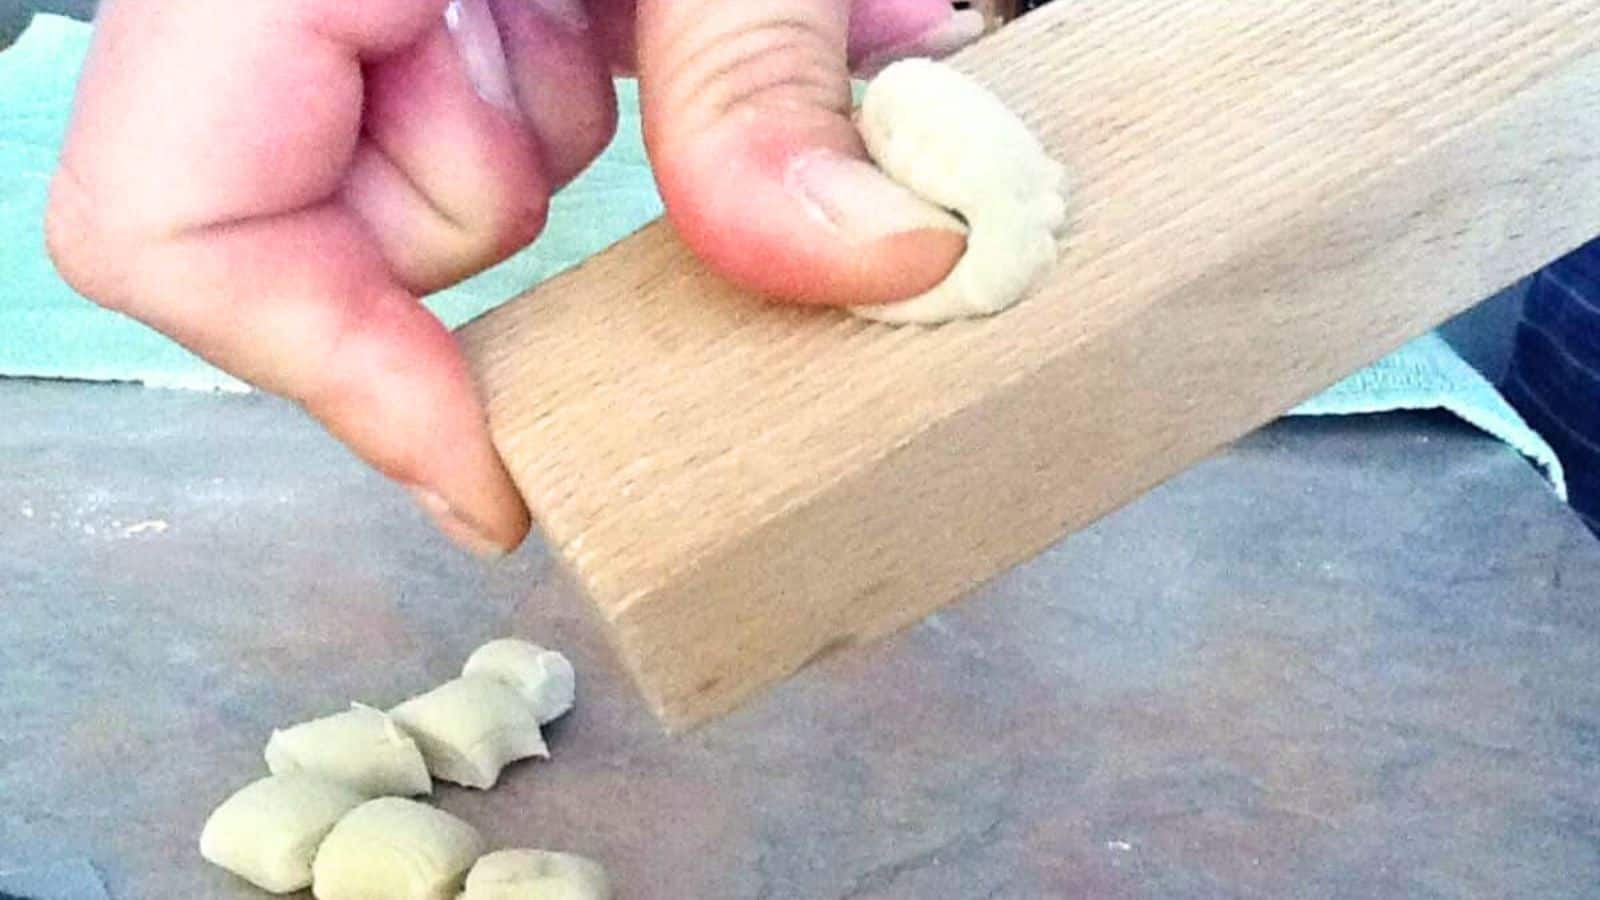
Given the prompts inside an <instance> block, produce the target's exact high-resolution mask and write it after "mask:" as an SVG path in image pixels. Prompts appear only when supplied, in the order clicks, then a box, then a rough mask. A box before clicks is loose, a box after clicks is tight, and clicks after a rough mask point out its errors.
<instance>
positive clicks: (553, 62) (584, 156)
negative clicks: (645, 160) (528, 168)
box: [490, 0, 617, 188]
mask: <svg viewBox="0 0 1600 900" xmlns="http://www.w3.org/2000/svg"><path fill="white" fill-rule="evenodd" d="M490 6H491V7H492V8H493V10H494V14H495V18H496V19H497V20H498V22H499V25H500V34H501V35H502V37H503V38H504V42H505V52H506V57H507V59H508V60H509V63H510V74H511V81H512V83H513V85H515V88H516V94H517V98H518V103H519V106H520V108H521V111H522V114H523V116H524V117H525V118H526V119H527V121H528V122H529V123H530V124H531V127H532V129H533V131H534V132H535V133H536V134H537V135H538V137H539V143H540V146H541V148H542V149H543V159H544V166H545V173H546V175H547V177H548V178H549V180H550V185H551V187H552V188H559V187H560V186H562V185H565V184H566V183H567V182H569V181H571V180H572V179H573V178H575V177H577V175H578V173H580V172H582V171H583V170H584V169H585V168H587V167H588V165H589V164H590V163H591V162H594V160H595V158H596V157H597V156H599V155H600V153H601V151H603V150H604V149H605V148H606V145H607V144H608V143H610V141H611V137H612V135H614V134H615V133H616V129H617V98H616V93H615V91H614V90H613V88H612V82H611V70H610V67H609V65H608V64H607V63H606V61H605V59H604V57H603V56H602V54H601V51H600V43H599V40H598V38H597V35H596V33H595V31H594V26H593V23H591V22H590V20H589V18H588V15H587V13H586V12H585V11H584V8H583V6H582V4H581V3H580V2H579V0H491V3H490Z"/></svg>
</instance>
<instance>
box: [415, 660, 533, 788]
mask: <svg viewBox="0 0 1600 900" xmlns="http://www.w3.org/2000/svg"><path fill="white" fill-rule="evenodd" d="M389 714H390V715H392V716H394V720H395V721H396V722H398V723H399V725H400V727H401V728H404V729H405V730H406V732H407V733H408V734H410V735H411V737H412V738H413V739H414V740H416V742H417V746H418V747H419V748H421V749H422V758H423V759H424V760H426V761H427V763H428V771H429V772H432V773H433V777H435V778H438V779H439V780H441V781H449V782H453V783H455V784H460V785H465V786H467V787H473V788H480V789H483V790H487V789H489V788H492V787H494V783H495V782H496V781H498V780H499V778H500V770H501V769H503V768H505V767H506V766H507V765H509V764H511V763H513V762H516V761H517V760H519V759H527V758H528V757H530V756H549V755H550V751H549V750H548V749H547V748H546V747H545V744H544V736H543V735H542V734H540V733H539V719H538V717H537V716H535V715H534V714H533V708H532V707H531V706H530V705H529V704H528V701H526V700H524V699H523V697H522V695H521V694H519V693H517V692H516V690H514V689H513V688H510V687H507V686H506V685H504V684H501V683H500V682H498V681H495V680H494V679H492V678H482V677H477V676H463V677H461V678H457V679H456V680H454V681H447V682H445V683H444V684H442V685H440V686H439V687H437V688H434V689H433V690H431V691H429V692H428V693H426V694H423V695H422V696H420V697H415V698H413V699H410V700H407V701H406V702H404V703H402V704H400V705H399V706H397V707H395V708H394V709H393V710H391V711H390V713H389Z"/></svg>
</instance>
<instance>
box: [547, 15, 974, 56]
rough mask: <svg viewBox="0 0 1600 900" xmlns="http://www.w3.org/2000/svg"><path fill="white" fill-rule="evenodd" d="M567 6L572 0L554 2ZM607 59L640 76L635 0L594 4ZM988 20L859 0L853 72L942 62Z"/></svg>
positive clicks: (596, 28) (853, 33)
mask: <svg viewBox="0 0 1600 900" xmlns="http://www.w3.org/2000/svg"><path fill="white" fill-rule="evenodd" d="M553 2H558V3H559V2H566V0H553ZM588 3H589V17H590V19H591V21H592V23H593V27H592V30H593V32H594V34H595V36H596V38H597V43H598V44H599V46H600V48H601V55H602V56H603V57H604V58H606V59H607V60H609V61H610V62H611V64H612V65H613V66H614V67H615V69H616V70H617V71H619V72H628V73H631V72H633V71H635V69H636V64H635V42H634V21H635V18H636V9H635V5H634V0H588ZM983 27H984V23H983V15H982V14H981V13H979V12H977V11H976V10H970V9H969V10H958V9H956V8H955V7H954V5H952V4H951V3H949V2H948V0H854V2H853V3H852V4H851V11H850V32H849V45H850V56H849V58H850V68H851V70H852V71H854V72H855V73H856V74H857V75H870V74H872V73H874V72H875V71H876V70H878V69H879V68H882V67H883V66H884V65H886V64H888V63H889V62H892V61H894V60H896V59H904V58H906V57H909V56H927V57H941V56H946V55H948V54H950V53H952V52H954V51H956V50H958V49H960V48H961V47H964V46H966V45H967V44H969V43H971V42H972V41H974V40H976V39H977V38H978V37H980V36H981V35H982V34H983Z"/></svg>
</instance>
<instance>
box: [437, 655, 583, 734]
mask: <svg viewBox="0 0 1600 900" xmlns="http://www.w3.org/2000/svg"><path fill="white" fill-rule="evenodd" d="M461 674H463V675H481V676H483V677H485V678H493V679H494V680H496V681H499V682H501V683H503V684H506V685H509V686H510V687H513V688H516V689H517V691H518V693H520V694H522V696H523V697H525V698H527V700H528V702H529V703H531V704H533V714H534V715H536V716H538V717H539V721H540V723H544V722H549V721H551V720H552V719H556V718H559V717H560V716H561V715H562V714H564V713H565V712H566V711H567V710H569V709H571V708H572V701H573V700H574V699H575V698H576V696H577V681H578V678H577V673H576V672H574V671H573V670H572V663H571V662H569V661H568V660H567V658H566V657H565V656H562V655H561V654H559V653H557V652H556V651H554V650H546V649H545V648H543V647H541V646H539V645H538V644H532V643H529V642H527V641H519V640H516V639H513V638H506V639H504V640H498V641H490V642H489V643H487V644H484V645H483V646H482V647H479V648H478V649H477V650H476V651H475V652H473V654H472V656H470V657H468V658H467V664H466V666H465V667H464V668H462V670H461Z"/></svg>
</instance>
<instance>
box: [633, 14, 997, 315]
mask: <svg viewBox="0 0 1600 900" xmlns="http://www.w3.org/2000/svg"><path fill="white" fill-rule="evenodd" d="M850 6H851V4H850V3H849V0H763V2H760V3H751V2H748V0H717V2H706V0H698V2H696V0H640V3H639V20H638V52H639V77H640V85H641V90H642V100H643V106H644V125H645V138H646V141H647V144H648V147H649V150H650V156H651V160H652V162H653V164H654V166H655V171H656V178H657V180H658V181H659V182H660V186H661V193H662V197H663V199H664V200H665V201H666V206H667V214H668V216H669V217H670V218H671V219H672V221H673V224H674V225H675V226H676V227H677V229H678V231H679V233H680V234H681V235H682V236H683V238H684V240H685V242H686V243H688V244H689V246H690V247H691V248H692V249H693V250H694V251H695V252H696V253H698V254H699V255H700V257H701V258H702V259H704V260H705V262H706V263H707V264H708V265H710V266H711V267H712V268H714V269H716V270H717V271H719V272H721V273H722V274H723V275H724V276H726V277H728V278H730V279H732V280H734V281H736V282H738V283H740V284H742V285H744V286H745V287H747V288H750V289H753V290H756V291H760V292H762V293H765V294H770V295H773V296H776V297H780V298H784V299H789V300H796V301H808V302H819V303H827V304H834V305H854V304H868V303H889V302H894V301H896V300H904V299H906V298H909V297H912V296H915V295H917V294H920V293H922V292H923V291H926V290H928V289H929V288H931V287H933V286H934V285H936V284H938V283H939V282H940V281H941V280H942V279H943V278H944V276H945V275H947V274H948V273H949V271H950V269H951V268H952V267H953V266H954V265H955V262H956V259H957V258H958V257H959V256H960V254H961V252H962V250H963V248H964V247H965V238H964V237H963V233H962V231H961V230H960V226H959V223H957V222H956V220H955V219H954V218H953V217H951V216H950V215H949V214H947V213H945V212H944V211H942V210H940V209H938V208H937V207H935V206H933V205H932V204H929V203H928V202H926V201H924V200H922V199H920V198H919V197H917V196H916V195H914V194H912V193H911V192H910V191H908V190H906V189H904V188H902V187H900V186H899V185H898V184H896V183H894V182H893V181H890V180H889V179H888V178H887V177H885V176H884V175H883V174H882V173H880V172H879V171H878V170H877V169H876V168H875V167H874V166H873V165H872V164H871V163H870V162H868V161H867V156H866V151H865V149H864V147H863V146H862V143H861V138H860V135H859V134H858V133H857V131H856V129H855V126H854V125H853V124H852V122H851V120H850V108H851V96H850V75H849V67H848V63H847V57H846V48H847V44H848V40H849V34H850Z"/></svg>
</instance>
